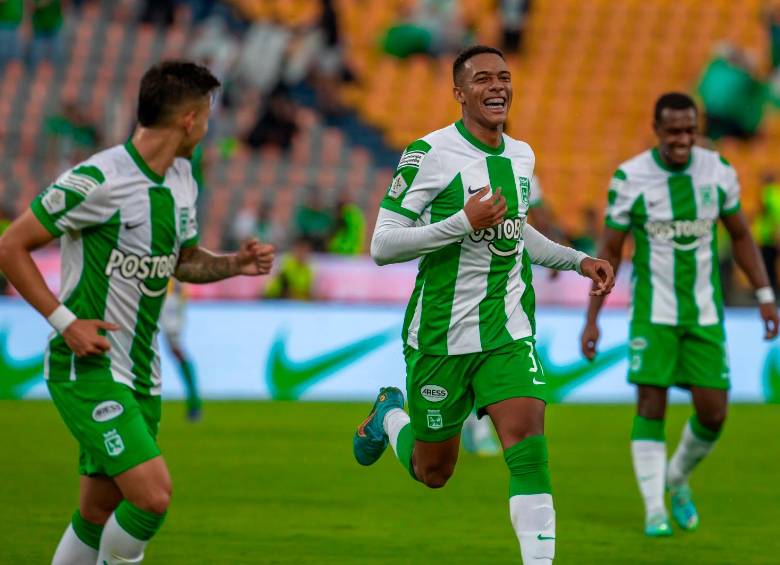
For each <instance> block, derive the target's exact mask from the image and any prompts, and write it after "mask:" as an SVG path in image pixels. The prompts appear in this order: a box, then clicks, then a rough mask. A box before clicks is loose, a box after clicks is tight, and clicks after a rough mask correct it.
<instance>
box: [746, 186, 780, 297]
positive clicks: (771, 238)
mask: <svg viewBox="0 0 780 565" xmlns="http://www.w3.org/2000/svg"><path fill="white" fill-rule="evenodd" d="M753 237H754V238H755V240H756V244H757V245H758V246H759V249H760V250H761V257H762V258H763V259H764V265H766V272H767V273H768V274H769V284H770V285H771V286H772V288H774V289H775V292H777V290H778V286H777V253H778V246H780V184H779V183H778V182H777V177H776V176H775V174H774V173H769V172H767V173H764V174H763V175H762V177H761V198H760V200H759V208H758V213H757V214H756V217H755V219H754V220H753Z"/></svg>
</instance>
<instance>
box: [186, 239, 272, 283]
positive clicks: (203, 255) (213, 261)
mask: <svg viewBox="0 0 780 565" xmlns="http://www.w3.org/2000/svg"><path fill="white" fill-rule="evenodd" d="M273 261H274V247H273V245H270V244H267V243H261V242H260V241H258V240H256V239H250V240H247V241H245V242H244V243H242V244H241V247H240V248H239V250H238V252H237V253H229V254H225V255H217V254H215V253H212V252H211V251H209V250H208V249H204V248H202V247H200V246H198V245H193V246H191V247H185V248H183V249H182V250H181V253H180V254H179V263H178V264H177V265H176V271H175V272H174V276H175V277H176V278H177V279H178V280H180V281H182V282H188V283H195V284H204V283H210V282H215V281H221V280H223V279H227V278H230V277H235V276H238V275H245V276H249V277H256V276H259V275H266V274H268V273H269V272H271V266H272V265H273Z"/></svg>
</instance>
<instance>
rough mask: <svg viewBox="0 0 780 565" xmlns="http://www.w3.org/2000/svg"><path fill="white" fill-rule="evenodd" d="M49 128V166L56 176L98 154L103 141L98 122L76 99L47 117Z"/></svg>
mask: <svg viewBox="0 0 780 565" xmlns="http://www.w3.org/2000/svg"><path fill="white" fill-rule="evenodd" d="M45 129H46V133H47V134H48V136H47V137H48V139H47V146H48V151H47V152H46V157H47V164H46V167H47V169H48V170H50V171H51V172H52V175H54V176H56V174H57V173H56V172H57V171H61V170H64V169H66V168H68V167H72V166H73V165H75V164H77V163H79V162H80V161H82V160H83V159H85V158H86V157H87V156H89V155H90V154H92V153H94V152H95V150H97V148H98V147H100V145H101V143H102V141H103V138H102V135H101V132H100V130H99V128H98V125H97V124H96V123H95V121H94V120H93V119H92V118H91V117H90V116H89V115H88V114H87V113H86V112H85V111H84V110H83V109H82V108H81V107H80V106H79V104H78V102H77V101H76V100H68V101H66V102H64V103H63V105H62V108H61V109H60V111H59V112H57V113H56V114H53V115H51V116H49V117H48V118H46V123H45Z"/></svg>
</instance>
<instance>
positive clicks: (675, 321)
mask: <svg viewBox="0 0 780 565" xmlns="http://www.w3.org/2000/svg"><path fill="white" fill-rule="evenodd" d="M738 210H739V182H738V181H737V174H736V171H735V170H734V169H733V168H732V167H731V166H730V165H729V163H728V162H727V161H726V160H725V159H724V158H723V157H721V156H720V155H719V154H718V153H716V152H714V151H710V150H708V149H703V148H701V147H694V148H693V152H692V155H691V159H690V162H689V163H688V164H687V165H686V166H684V167H679V168H677V169H672V168H670V167H669V166H668V165H666V164H665V163H664V162H663V161H662V160H661V158H660V156H659V154H658V150H657V149H652V150H649V151H645V152H644V153H641V154H639V155H637V156H636V157H634V158H633V159H631V160H629V161H626V162H625V163H623V164H622V165H621V166H620V168H619V169H618V170H617V172H616V173H615V175H614V177H613V179H612V184H611V186H610V190H609V203H608V207H607V215H606V224H607V226H609V227H611V228H614V229H617V230H621V231H629V230H630V231H631V233H632V234H633V236H634V245H635V249H634V258H633V263H634V272H633V303H632V312H631V316H632V320H633V321H636V322H651V323H654V324H667V325H674V326H709V325H714V324H718V323H721V322H722V320H723V299H722V295H721V285H720V277H719V274H718V253H717V232H716V228H717V221H718V218H720V217H721V216H728V215H730V214H734V213H736V212H737V211H738Z"/></svg>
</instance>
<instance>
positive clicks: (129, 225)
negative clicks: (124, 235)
mask: <svg viewBox="0 0 780 565" xmlns="http://www.w3.org/2000/svg"><path fill="white" fill-rule="evenodd" d="M142 225H144V222H137V223H135V224H131V223H130V222H127V223H126V224H125V229H126V230H134V229H135V228H137V227H138V226H142Z"/></svg>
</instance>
